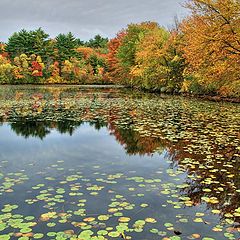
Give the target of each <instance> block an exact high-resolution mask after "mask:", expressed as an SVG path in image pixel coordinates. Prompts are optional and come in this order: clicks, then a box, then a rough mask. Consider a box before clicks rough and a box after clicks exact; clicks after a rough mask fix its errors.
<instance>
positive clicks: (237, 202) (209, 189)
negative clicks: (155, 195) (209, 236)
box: [167, 142, 240, 223]
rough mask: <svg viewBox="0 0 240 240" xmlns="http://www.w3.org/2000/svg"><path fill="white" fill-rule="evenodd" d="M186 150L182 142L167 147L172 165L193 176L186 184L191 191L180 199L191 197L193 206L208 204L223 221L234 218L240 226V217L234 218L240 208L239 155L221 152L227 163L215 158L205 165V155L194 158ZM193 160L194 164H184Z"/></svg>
mask: <svg viewBox="0 0 240 240" xmlns="http://www.w3.org/2000/svg"><path fill="white" fill-rule="evenodd" d="M183 146H184V144H183V143H181V142H179V143H178V144H175V146H173V145H170V144H169V145H168V146H167V148H168V151H169V156H171V159H172V161H173V164H172V165H173V166H178V167H181V168H183V169H184V170H185V171H187V173H188V175H190V176H194V178H188V179H187V180H186V183H187V184H188V187H185V188H184V189H182V190H181V192H180V193H181V195H184V196H187V197H189V198H190V199H191V201H192V202H193V205H199V204H202V203H206V204H207V207H208V208H209V209H216V210H220V212H221V215H222V217H223V218H231V219H232V220H234V221H235V222H237V223H240V217H239V216H235V215H234V213H236V212H235V209H237V208H239V207H240V193H239V192H237V191H236V190H237V189H240V175H239V171H240V161H239V160H240V159H239V151H238V150H236V149H235V150H234V149H233V148H232V149H227V148H226V149H224V150H223V152H222V154H223V156H224V157H223V159H224V160H223V159H222V160H221V161H219V160H217V159H214V158H213V159H212V161H210V162H209V163H206V159H205V156H204V154H203V155H202V156H200V155H195V156H193V155H192V156H191V155H189V153H186V152H185V151H184V148H183ZM191 157H192V159H193V162H192V163H188V164H186V163H182V161H184V159H186V158H191ZM203 166H204V167H203ZM204 198H205V200H204ZM206 199H207V200H206ZM225 214H226V215H225ZM229 214H230V215H229ZM231 215H232V216H231Z"/></svg>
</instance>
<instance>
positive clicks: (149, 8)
mask: <svg viewBox="0 0 240 240" xmlns="http://www.w3.org/2000/svg"><path fill="white" fill-rule="evenodd" d="M184 2H185V0H0V41H6V40H7V38H8V37H9V36H10V35H11V34H12V33H13V32H16V31H19V30H20V29H23V28H24V29H27V30H33V29H36V28H39V27H42V28H43V29H44V30H45V31H46V32H47V33H48V34H50V36H51V37H55V36H56V35H57V34H58V33H67V32H69V31H71V32H72V33H74V35H75V36H76V37H78V38H80V39H82V40H88V39H89V38H92V37H93V36H94V35H96V34H101V35H103V36H106V37H110V38H111V37H113V36H114V35H115V33H117V32H118V31H119V30H121V29H122V28H124V27H126V25H127V24H129V23H137V22H142V21H157V22H158V23H159V24H160V25H163V26H165V27H169V26H171V24H172V23H173V18H174V16H175V15H177V16H178V17H179V18H182V17H183V16H184V15H186V13H187V10H186V9H185V8H183V7H182V6H181V4H182V3H184Z"/></svg>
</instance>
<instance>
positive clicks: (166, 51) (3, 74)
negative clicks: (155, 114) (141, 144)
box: [0, 0, 240, 102]
mask: <svg viewBox="0 0 240 240" xmlns="http://www.w3.org/2000/svg"><path fill="white" fill-rule="evenodd" d="M186 7H187V8H189V9H190V10H191V14H190V15H189V16H188V17H186V18H185V19H183V20H182V21H181V22H179V21H177V20H175V24H174V27H172V29H168V30H167V29H165V28H164V27H161V26H159V24H158V23H156V22H143V23H137V24H129V25H128V26H127V28H126V29H123V30H121V31H120V32H118V33H117V35H116V37H114V38H113V39H110V40H109V39H107V38H104V37H102V36H100V35H96V36H95V37H94V38H93V39H90V40H89V41H87V42H84V41H81V40H80V39H79V38H76V37H74V36H73V34H72V33H67V34H59V35H58V36H57V37H56V38H54V39H51V38H50V37H49V35H48V34H47V33H45V32H44V31H43V30H42V29H41V28H39V29H37V30H34V31H26V30H21V31H19V32H16V33H14V34H13V35H12V36H11V37H10V38H9V39H8V41H7V42H6V43H0V84H88V85H89V84H116V85H124V86H127V87H132V88H136V89H141V90H146V91H151V92H161V93H174V94H184V95H200V96H210V97H211V98H212V99H215V100H218V99H223V98H224V99H226V100H231V99H235V100H236V101H237V102H239V98H240V74H239V73H240V29H239V26H240V2H239V1H237V0H216V1H213V0H191V1H189V2H188V3H187V4H186ZM210 97H208V98H210Z"/></svg>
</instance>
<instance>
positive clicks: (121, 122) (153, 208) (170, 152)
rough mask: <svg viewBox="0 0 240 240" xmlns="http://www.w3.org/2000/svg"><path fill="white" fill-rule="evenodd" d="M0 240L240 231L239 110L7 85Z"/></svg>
mask: <svg viewBox="0 0 240 240" xmlns="http://www.w3.org/2000/svg"><path fill="white" fill-rule="evenodd" d="M0 119H1V126H0V209H1V212H0V239H1V240H2V239H3V240H5V239H20V240H27V239H58V240H64V239H72V240H74V239H83V240H88V239H134V240H144V239H146V240H150V239H164V240H168V239H172V240H178V239H183V240H185V239H204V240H211V239H215V240H220V239H238V238H240V175H239V170H240V144H239V143H240V106H239V105H237V104H229V103H213V102H207V101H199V100H190V99H183V98H181V97H169V96H161V97H160V96H155V95H153V94H141V93H136V92H131V91H126V90H124V89H114V88H112V89H108V88H91V89H89V88H79V87H31V86H28V87H26V86H21V87H20V86H19V87H16V86H15V87H1V89H0Z"/></svg>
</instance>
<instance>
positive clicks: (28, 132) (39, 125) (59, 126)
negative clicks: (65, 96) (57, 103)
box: [10, 119, 82, 139]
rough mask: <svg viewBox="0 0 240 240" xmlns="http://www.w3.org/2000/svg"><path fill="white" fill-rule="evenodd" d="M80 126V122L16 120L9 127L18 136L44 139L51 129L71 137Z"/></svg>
mask: <svg viewBox="0 0 240 240" xmlns="http://www.w3.org/2000/svg"><path fill="white" fill-rule="evenodd" d="M81 124H82V123H81V122H75V121H70V120H66V121H56V122H54V121H53V122H52V121H33V120H26V119H21V121H19V120H18V121H16V122H13V123H11V124H10V125H11V129H12V130H13V131H14V132H15V133H16V134H17V135H19V136H23V137H25V138H29V137H36V138H40V139H44V138H45V137H46V136H47V135H48V134H50V132H51V129H56V130H57V131H58V132H59V133H61V134H69V135H70V136H71V135H72V134H73V132H74V131H75V129H76V128H77V127H79V126H80V125H81Z"/></svg>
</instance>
